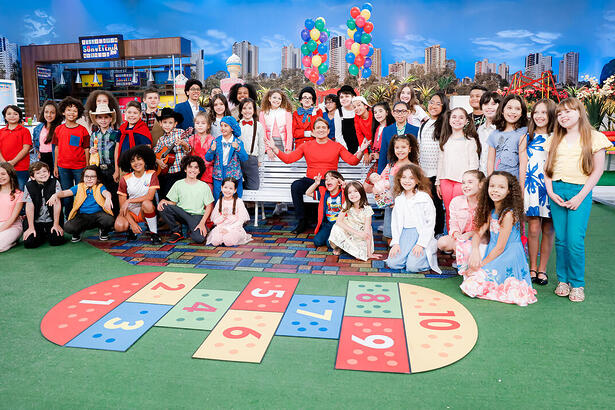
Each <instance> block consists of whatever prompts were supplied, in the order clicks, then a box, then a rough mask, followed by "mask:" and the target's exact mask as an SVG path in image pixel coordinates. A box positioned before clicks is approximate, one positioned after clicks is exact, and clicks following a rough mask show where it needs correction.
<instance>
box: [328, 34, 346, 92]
mask: <svg viewBox="0 0 615 410" xmlns="http://www.w3.org/2000/svg"><path fill="white" fill-rule="evenodd" d="M344 41H345V39H344V37H343V36H333V37H331V39H330V40H329V72H330V73H335V74H337V77H338V80H339V83H340V84H341V83H342V82H343V81H344V79H345V78H346V74H347V73H348V63H347V62H346V52H347V50H346V47H345V46H344Z"/></svg>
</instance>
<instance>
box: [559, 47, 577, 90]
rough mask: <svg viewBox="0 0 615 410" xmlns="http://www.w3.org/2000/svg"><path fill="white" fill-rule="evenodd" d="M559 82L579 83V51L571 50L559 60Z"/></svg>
mask: <svg viewBox="0 0 615 410" xmlns="http://www.w3.org/2000/svg"><path fill="white" fill-rule="evenodd" d="M559 82H560V83H562V84H574V85H576V84H578V82H579V53H577V52H575V51H569V52H567V53H566V54H564V56H563V58H562V59H561V60H560V62H559Z"/></svg>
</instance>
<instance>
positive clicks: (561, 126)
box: [545, 98, 611, 302]
mask: <svg viewBox="0 0 615 410" xmlns="http://www.w3.org/2000/svg"><path fill="white" fill-rule="evenodd" d="M555 113H556V116H557V122H556V123H555V128H554V132H553V135H552V136H551V137H549V139H547V142H546V143H545V150H547V151H548V152H549V155H548V157H547V162H546V164H545V186H546V189H547V194H548V195H549V198H550V203H551V216H552V218H553V226H554V228H555V249H556V252H557V259H556V271H557V279H558V281H559V283H558V285H557V287H556V288H555V294H556V295H558V296H563V297H565V296H568V298H569V299H570V300H571V301H572V302H582V301H583V300H585V291H584V289H585V242H584V240H585V231H586V230H587V222H588V220H589V213H590V211H591V206H592V195H591V191H592V189H593V188H594V186H595V185H596V183H598V180H599V179H600V177H601V176H602V172H603V171H604V152H605V149H606V148H608V147H610V146H611V143H610V142H609V140H608V139H607V138H606V136H605V135H604V134H602V133H600V132H598V131H596V130H594V129H592V127H591V125H590V124H589V121H588V118H587V113H586V112H585V107H584V106H583V104H582V103H581V102H580V101H579V100H577V99H576V98H568V99H566V100H564V101H562V102H561V103H560V104H559V105H558V107H557V110H556V111H555Z"/></svg>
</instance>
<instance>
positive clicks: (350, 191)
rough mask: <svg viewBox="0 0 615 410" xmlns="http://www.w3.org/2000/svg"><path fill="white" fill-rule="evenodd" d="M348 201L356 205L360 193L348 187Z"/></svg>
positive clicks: (352, 187) (359, 198)
mask: <svg viewBox="0 0 615 410" xmlns="http://www.w3.org/2000/svg"><path fill="white" fill-rule="evenodd" d="M348 200H349V201H350V202H351V203H352V204H356V203H357V202H359V201H360V200H361V193H360V192H359V191H358V190H357V188H355V187H354V186H352V185H350V186H349V187H348Z"/></svg>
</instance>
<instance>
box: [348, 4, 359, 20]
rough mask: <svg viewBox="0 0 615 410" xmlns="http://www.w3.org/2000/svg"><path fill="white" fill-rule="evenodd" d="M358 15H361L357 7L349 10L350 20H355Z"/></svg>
mask: <svg viewBox="0 0 615 410" xmlns="http://www.w3.org/2000/svg"><path fill="white" fill-rule="evenodd" d="M359 14H361V10H359V8H358V7H356V6H355V7H353V8H351V9H350V15H351V16H352V18H353V19H354V18H357V16H358V15H359Z"/></svg>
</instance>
